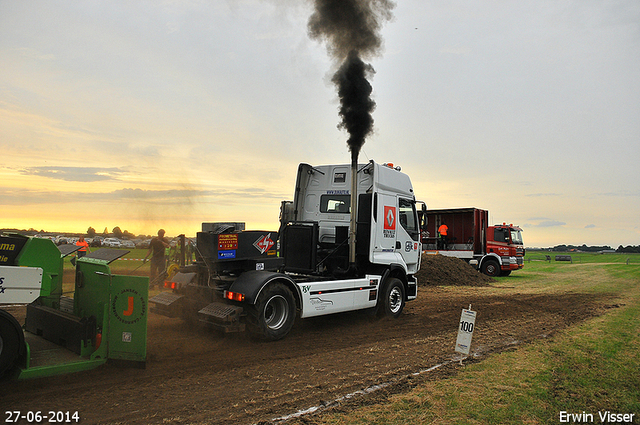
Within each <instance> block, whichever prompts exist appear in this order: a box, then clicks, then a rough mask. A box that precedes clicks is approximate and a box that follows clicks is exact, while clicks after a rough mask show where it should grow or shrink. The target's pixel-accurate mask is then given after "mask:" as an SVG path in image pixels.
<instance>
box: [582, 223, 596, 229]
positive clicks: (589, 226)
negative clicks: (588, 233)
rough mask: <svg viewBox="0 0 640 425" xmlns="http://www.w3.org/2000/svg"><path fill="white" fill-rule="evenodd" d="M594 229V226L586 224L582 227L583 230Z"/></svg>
mask: <svg viewBox="0 0 640 425" xmlns="http://www.w3.org/2000/svg"><path fill="white" fill-rule="evenodd" d="M595 227H596V225H595V224H587V225H586V226H584V228H585V229H593V228H595Z"/></svg>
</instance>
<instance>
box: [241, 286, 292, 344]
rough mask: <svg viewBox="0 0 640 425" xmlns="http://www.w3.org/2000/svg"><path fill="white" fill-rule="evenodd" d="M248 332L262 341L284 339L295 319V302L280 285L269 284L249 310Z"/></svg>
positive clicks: (287, 289) (290, 293) (289, 291)
mask: <svg viewBox="0 0 640 425" xmlns="http://www.w3.org/2000/svg"><path fill="white" fill-rule="evenodd" d="M249 315H250V317H249V319H250V324H249V325H250V326H249V330H250V331H251V332H253V333H254V334H256V335H257V336H259V337H260V338H262V339H266V340H270V341H276V340H279V339H281V338H284V337H285V336H286V335H287V334H288V333H289V331H290V330H291V328H292V327H293V322H294V320H295V318H296V300H295V298H294V297H293V293H292V292H291V290H290V289H289V288H287V286H286V285H284V284H282V283H277V282H276V283H272V284H269V285H268V286H267V287H266V288H265V289H264V290H263V291H262V293H261V294H260V296H259V297H258V299H257V300H256V304H255V305H254V306H253V308H251V309H249Z"/></svg>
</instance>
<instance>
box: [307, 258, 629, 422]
mask: <svg viewBox="0 0 640 425" xmlns="http://www.w3.org/2000/svg"><path fill="white" fill-rule="evenodd" d="M556 254H557V253H552V255H553V256H555V255H556ZM536 255H540V253H533V255H531V257H533V258H530V260H531V261H528V262H527V263H526V264H525V268H524V269H523V270H520V271H518V272H514V273H513V274H512V275H511V276H510V277H506V278H499V279H498V280H499V282H498V284H497V286H498V287H513V286H515V287H516V288H517V289H518V291H519V292H527V293H546V294H549V293H551V294H553V293H558V294H562V293H570V292H573V293H576V292H583V293H601V294H603V295H605V294H606V295H607V296H611V295H614V302H615V303H616V307H618V308H611V309H610V310H608V312H607V313H606V314H604V315H602V316H599V317H596V318H593V319H590V320H588V321H586V322H583V323H581V324H580V325H578V326H574V327H572V328H569V329H568V330H566V331H565V332H562V333H561V334H558V335H556V336H554V337H553V338H549V339H546V340H539V341H538V342H535V343H532V344H529V345H526V346H521V347H520V348H518V349H516V350H513V351H508V352H503V353H500V354H496V355H494V356H492V357H490V358H488V359H486V360H485V361H483V362H480V363H476V364H471V365H468V366H465V367H464V368H463V369H461V371H460V372H459V373H457V374H455V375H454V376H453V377H451V378H448V379H444V380H438V381H433V382H427V383H425V384H421V385H420V386H419V387H416V388H414V389H413V390H412V391H410V392H409V393H405V394H401V395H395V396H392V397H391V398H389V399H388V400H387V401H386V402H384V403H382V404H377V405H375V406H365V407H360V408H358V409H357V410H355V411H348V412H343V413H327V414H325V415H323V416H321V417H318V418H313V420H314V422H313V423H318V424H319V423H326V424H392V425H393V424H521V423H527V424H558V423H606V421H602V420H601V417H600V415H603V416H604V415H607V412H609V413H611V414H615V415H616V416H613V417H612V416H609V417H607V418H604V419H609V423H613V422H616V423H635V424H638V423H640V342H639V341H638V337H639V336H640V255H638V254H623V255H618V254H604V255H602V254H578V255H579V258H580V261H574V262H573V264H572V263H563V262H555V261H553V258H554V257H553V256H552V260H551V262H547V261H543V260H542V259H544V256H542V259H540V258H535V257H536ZM571 255H575V254H571ZM627 258H630V261H629V264H628V265H627V264H626V260H627ZM536 260H538V261H536ZM571 415H578V416H571ZM580 415H581V416H580ZM624 415H626V416H624ZM611 419H614V420H613V421H612V420H611Z"/></svg>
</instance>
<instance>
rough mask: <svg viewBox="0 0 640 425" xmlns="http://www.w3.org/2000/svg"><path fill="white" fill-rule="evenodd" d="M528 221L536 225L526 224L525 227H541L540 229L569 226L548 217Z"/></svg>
mask: <svg viewBox="0 0 640 425" xmlns="http://www.w3.org/2000/svg"><path fill="white" fill-rule="evenodd" d="M528 221H532V222H534V223H526V224H524V227H539V228H545V227H561V226H564V225H566V224H567V223H565V222H564V221H559V220H554V219H551V218H547V217H533V218H530V219H529V220H528Z"/></svg>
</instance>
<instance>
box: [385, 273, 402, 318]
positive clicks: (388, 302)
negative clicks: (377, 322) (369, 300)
mask: <svg viewBox="0 0 640 425" xmlns="http://www.w3.org/2000/svg"><path fill="white" fill-rule="evenodd" d="M379 302H380V303H381V304H379V305H378V315H379V316H390V317H393V318H398V317H399V316H400V314H401V313H402V310H403V309H404V304H405V296H404V285H403V284H402V281H401V280H400V279H397V278H395V277H393V278H391V279H389V280H388V281H387V282H386V283H385V285H384V287H383V289H382V294H381V298H380V301H379Z"/></svg>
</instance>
